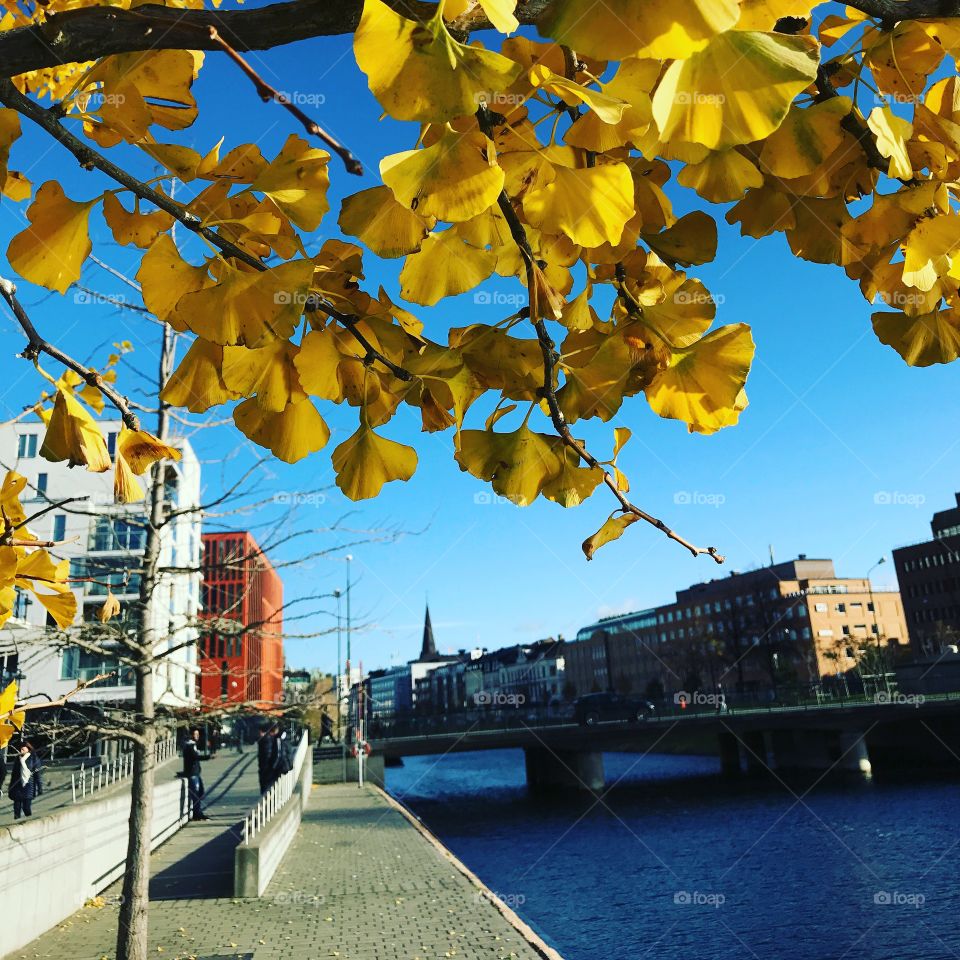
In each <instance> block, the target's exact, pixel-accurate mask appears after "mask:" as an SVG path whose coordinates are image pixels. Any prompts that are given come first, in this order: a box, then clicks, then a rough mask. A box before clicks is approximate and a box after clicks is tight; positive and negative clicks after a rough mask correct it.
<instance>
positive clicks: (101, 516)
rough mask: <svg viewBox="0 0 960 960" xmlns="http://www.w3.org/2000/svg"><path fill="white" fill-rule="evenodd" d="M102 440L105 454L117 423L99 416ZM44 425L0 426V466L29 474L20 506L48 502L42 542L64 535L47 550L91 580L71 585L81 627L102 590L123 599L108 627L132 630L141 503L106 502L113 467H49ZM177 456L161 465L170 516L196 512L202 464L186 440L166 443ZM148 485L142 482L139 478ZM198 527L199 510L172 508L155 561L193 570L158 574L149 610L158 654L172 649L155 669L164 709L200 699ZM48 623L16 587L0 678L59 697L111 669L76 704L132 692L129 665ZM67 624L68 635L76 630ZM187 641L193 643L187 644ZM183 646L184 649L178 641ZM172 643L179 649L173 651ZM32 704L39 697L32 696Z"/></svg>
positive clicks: (0, 649) (36, 523) (128, 696)
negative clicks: (67, 638) (70, 639)
mask: <svg viewBox="0 0 960 960" xmlns="http://www.w3.org/2000/svg"><path fill="white" fill-rule="evenodd" d="M99 424H100V427H101V429H102V431H103V433H104V436H105V437H106V438H107V446H108V449H109V452H110V455H111V456H113V454H114V448H115V444H116V440H117V436H118V435H119V432H120V428H121V422H120V421H119V420H114V421H109V420H102V421H99ZM43 432H44V426H43V424H42V423H40V422H39V421H23V422H20V423H14V424H8V425H6V426H2V427H0V470H2V471H3V472H4V473H5V472H6V470H8V469H12V470H16V471H17V472H18V473H20V474H22V475H23V476H24V477H26V478H27V487H26V489H25V491H24V494H23V497H22V498H21V499H22V502H23V506H24V509H25V510H26V512H27V516H28V517H29V516H30V515H31V514H34V513H38V512H39V511H41V510H43V509H44V508H47V507H52V508H51V509H49V510H47V512H46V513H44V514H43V515H42V516H40V517H38V518H37V519H36V520H33V521H31V522H30V524H29V526H30V529H31V530H32V531H33V533H34V534H36V535H37V537H39V539H41V540H55V541H67V542H65V543H63V544H62V545H60V546H56V547H52V548H50V549H49V552H50V553H51V554H52V555H53V556H54V557H56V558H57V559H63V558H67V559H69V561H70V575H71V577H89V578H92V579H93V580H94V581H95V582H78V583H76V584H75V585H74V592H75V593H76V595H77V605H78V617H77V620H78V621H80V620H82V621H83V622H85V623H94V622H99V621H97V612H98V610H99V609H100V607H101V606H102V604H103V602H104V598H105V597H106V594H107V591H108V585H109V589H110V590H111V591H112V592H113V594H114V595H115V596H116V597H117V599H119V600H120V604H121V614H120V617H119V619H114V620H111V621H110V623H111V624H112V625H114V626H119V628H120V629H123V630H126V631H128V632H139V631H140V629H141V624H140V622H139V621H140V619H141V617H140V611H139V607H138V603H137V601H138V599H139V574H138V568H139V567H140V565H141V560H142V553H143V548H144V544H145V541H146V530H145V527H144V520H145V511H146V509H147V505H146V502H145V501H144V502H140V503H129V504H118V503H114V500H113V471H112V470H111V471H108V472H106V473H91V472H89V471H88V470H86V469H84V468H83V467H68V466H67V465H66V463H51V462H49V461H48V460H45V459H43V458H42V457H41V456H40V447H41V445H42V443H43ZM170 443H171V446H175V447H177V449H179V450H180V452H181V455H182V457H181V459H180V460H179V461H177V462H175V463H174V462H167V464H166V489H165V499H166V506H167V509H168V510H170V511H171V512H174V511H181V510H185V509H189V508H195V507H197V506H198V505H199V497H200V466H199V463H198V461H197V458H196V455H195V454H194V452H193V449H192V447H191V446H190V444H189V443H188V442H187V441H186V440H171V441H170ZM143 483H144V487H145V488H146V480H144V481H143ZM69 497H86V498H87V499H86V500H84V501H80V502H75V503H69V504H64V505H62V506H55V505H56V504H58V503H59V502H60V501H62V500H64V499H66V498H69ZM200 525H201V517H200V512H199V511H198V510H193V511H191V512H187V513H177V514H176V515H175V516H174V517H173V519H172V520H171V521H170V522H169V523H168V524H166V525H165V526H164V527H163V528H162V534H161V557H160V567H188V568H193V570H192V572H187V573H172V572H170V573H164V574H162V578H161V582H160V584H159V586H158V591H159V597H160V601H161V602H160V603H157V604H154V607H153V615H154V616H153V620H154V622H153V624H152V627H153V630H154V636H156V637H158V638H160V639H159V644H158V652H160V651H162V650H165V649H170V650H171V651H172V652H171V653H170V655H169V657H168V658H164V659H162V660H160V661H158V663H157V664H156V665H155V668H154V685H155V689H154V694H155V698H156V701H157V703H161V704H165V705H167V706H169V707H185V706H193V705H195V704H196V703H197V676H198V674H199V666H198V663H197V648H196V639H197V630H196V627H195V624H196V622H197V611H198V608H199V604H200V572H199V566H200V551H201V541H200ZM51 625H52V620H50V619H49V618H48V614H47V612H46V610H45V609H44V608H43V606H42V605H41V604H40V603H38V602H37V601H36V600H35V598H33V597H32V596H30V594H28V593H26V592H23V593H20V592H18V595H17V602H16V607H15V610H14V615H13V616H12V617H11V618H10V619H9V620H8V621H7V623H6V624H5V626H4V627H3V628H0V670H2V671H3V676H2V680H3V682H7V681H9V680H10V679H11V678H16V679H17V680H18V684H19V690H20V693H21V696H22V697H24V698H29V697H36V698H37V700H42V699H45V697H50V698H51V699H56V698H58V697H61V696H63V695H64V694H66V693H68V692H69V691H71V690H73V689H74V688H75V687H76V686H77V684H78V682H79V681H82V680H89V679H91V678H92V677H95V676H97V675H98V674H103V673H111V672H112V673H113V676H112V677H111V678H110V679H108V680H102V681H99V682H98V683H97V684H95V685H94V686H91V687H88V688H87V689H85V690H84V691H82V692H81V693H79V694H77V695H76V697H75V700H76V702H78V703H84V702H85V703H91V702H97V703H111V704H118V705H120V704H122V703H123V702H125V701H131V700H132V699H133V696H134V687H133V677H132V675H131V671H130V669H129V668H128V667H127V666H126V665H124V664H122V663H121V662H120V661H119V660H118V659H117V658H116V657H113V656H109V655H101V654H99V653H94V652H91V651H89V650H85V649H82V648H81V647H79V646H76V645H65V644H64V642H63V638H62V635H60V637H59V640H54V639H52V637H51V636H50V634H51V633H52V634H53V635H55V636H56V635H57V631H56V628H55V626H51ZM79 629H80V628H79V627H76V626H75V627H71V628H70V630H68V631H67V633H68V634H69V633H70V632H71V631H77V630H79ZM190 641H193V642H190ZM182 644H186V645H185V646H181V645H182ZM175 647H179V649H175V650H174V649H173V648H175ZM35 702H36V701H35Z"/></svg>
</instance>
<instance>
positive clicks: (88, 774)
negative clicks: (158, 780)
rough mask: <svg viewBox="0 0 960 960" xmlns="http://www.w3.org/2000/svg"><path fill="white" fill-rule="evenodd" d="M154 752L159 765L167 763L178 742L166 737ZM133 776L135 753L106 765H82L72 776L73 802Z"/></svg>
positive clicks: (126, 754)
mask: <svg viewBox="0 0 960 960" xmlns="http://www.w3.org/2000/svg"><path fill="white" fill-rule="evenodd" d="M154 752H155V757H156V762H157V764H158V765H159V764H161V763H166V762H167V760H169V759H170V758H171V757H174V756H176V753H177V741H176V738H175V737H165V738H164V739H163V740H158V741H157V742H156V744H155V745H154ZM132 774H133V753H132V751H128V752H127V753H122V754H120V756H119V757H115V758H114V759H113V760H109V761H108V762H106V763H104V762H103V761H102V760H101V761H100V762H99V763H95V764H91V765H90V766H87V765H86V764H80V769H79V770H76V771H74V772H73V773H71V774H70V789H71V792H72V794H73V802H74V803H76V802H77V801H78V800H83V799H84V798H85V797H87V796H89V795H90V794H92V793H95V792H96V791H97V790H103V789H104V788H105V787H110V786H113V784H115V783H119V782H120V781H121V780H123V779H125V778H126V777H129V776H131V775H132Z"/></svg>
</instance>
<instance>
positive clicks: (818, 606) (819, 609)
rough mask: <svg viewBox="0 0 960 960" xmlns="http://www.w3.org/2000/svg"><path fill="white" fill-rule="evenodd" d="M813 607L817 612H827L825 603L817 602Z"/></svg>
mask: <svg viewBox="0 0 960 960" xmlns="http://www.w3.org/2000/svg"><path fill="white" fill-rule="evenodd" d="M813 609H814V610H816V611H817V613H826V612H827V605H826V604H825V603H815V604H814V605H813Z"/></svg>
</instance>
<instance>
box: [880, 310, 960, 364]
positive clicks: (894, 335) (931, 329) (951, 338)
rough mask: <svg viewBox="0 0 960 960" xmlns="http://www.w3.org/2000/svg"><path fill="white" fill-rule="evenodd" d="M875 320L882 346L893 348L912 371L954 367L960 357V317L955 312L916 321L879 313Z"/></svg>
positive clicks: (936, 313)
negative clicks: (945, 365)
mask: <svg viewBox="0 0 960 960" xmlns="http://www.w3.org/2000/svg"><path fill="white" fill-rule="evenodd" d="M872 319H873V329H874V331H875V333H876V334H877V336H878V337H879V339H880V342H881V343H885V344H886V345H887V346H889V347H893V349H894V350H896V351H897V353H899V354H900V356H901V357H903V359H904V360H906V362H907V363H909V364H910V366H911V367H929V366H930V365H931V364H934V363H952V362H953V361H954V360H956V359H957V357H958V356H960V317H958V316H957V314H956V313H955V312H954V311H953V310H933V311H932V312H930V313H924V314H921V315H919V316H914V317H910V316H907V315H906V314H903V313H875V314H874V315H873V317H872Z"/></svg>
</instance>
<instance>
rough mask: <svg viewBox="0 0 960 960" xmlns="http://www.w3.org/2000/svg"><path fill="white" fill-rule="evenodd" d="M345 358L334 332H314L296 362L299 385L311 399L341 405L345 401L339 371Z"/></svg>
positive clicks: (304, 339)
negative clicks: (314, 398) (318, 398)
mask: <svg viewBox="0 0 960 960" xmlns="http://www.w3.org/2000/svg"><path fill="white" fill-rule="evenodd" d="M343 358H344V356H343V354H342V353H341V352H340V350H339V349H338V347H337V340H336V337H335V335H334V331H333V330H332V328H330V327H325V328H324V329H322V330H311V331H310V333H308V334H307V335H306V336H305V337H304V338H303V342H302V343H301V344H300V350H299V352H298V353H297V355H296V356H295V357H294V358H293V363H294V366H295V367H296V368H297V373H298V374H299V377H300V385H301V386H302V387H303V389H304V390H306V391H307V393H309V394H310V395H311V396H314V397H321V398H322V399H324V400H332V401H333V402H334V403H339V402H340V401H341V400H342V399H343V388H342V386H341V384H340V379H339V377H338V376H337V369H338V367H339V366H340V362H341V361H342V360H343Z"/></svg>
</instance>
